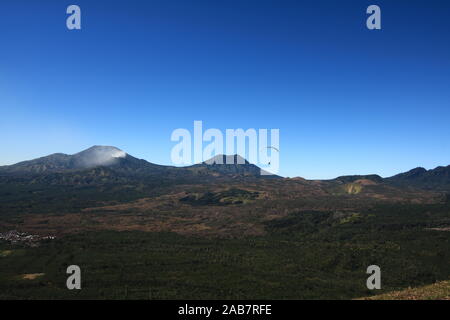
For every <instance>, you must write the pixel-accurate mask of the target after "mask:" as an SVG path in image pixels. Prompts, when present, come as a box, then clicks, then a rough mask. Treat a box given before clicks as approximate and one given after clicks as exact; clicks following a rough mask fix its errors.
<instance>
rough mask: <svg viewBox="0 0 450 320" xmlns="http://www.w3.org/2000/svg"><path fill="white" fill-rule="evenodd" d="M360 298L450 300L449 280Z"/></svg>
mask: <svg viewBox="0 0 450 320" xmlns="http://www.w3.org/2000/svg"><path fill="white" fill-rule="evenodd" d="M361 300H450V281H441V282H436V283H434V284H431V285H428V286H424V287H419V288H408V289H405V290H401V291H394V292H389V293H385V294H380V295H376V296H372V297H367V298H362V299H361Z"/></svg>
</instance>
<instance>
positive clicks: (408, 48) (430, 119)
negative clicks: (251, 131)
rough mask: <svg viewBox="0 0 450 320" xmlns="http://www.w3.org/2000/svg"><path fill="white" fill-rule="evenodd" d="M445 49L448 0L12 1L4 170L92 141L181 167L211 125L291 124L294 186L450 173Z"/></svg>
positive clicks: (2, 58)
mask: <svg viewBox="0 0 450 320" xmlns="http://www.w3.org/2000/svg"><path fill="white" fill-rule="evenodd" d="M70 4H77V5H79V6H80V7H81V10H82V30H80V31H69V30H67V28H66V23H65V20H66V17H67V15H66V13H65V11H66V8H67V6H68V5H70ZM371 4H377V5H379V6H380V7H381V10H382V28H383V29H382V30H380V31H369V30H368V29H367V28H366V26H365V21H366V17H367V15H366V13H365V11H366V8H367V7H368V6H369V5H371ZM449 38H450V2H449V1H445V0H442V1H439V0H432V1H430V0H421V1H418V0H389V1H380V0H371V1H365V0H357V1H348V0H343V1H336V0H330V1H325V0H310V1H298V0H296V1H283V0H277V1H266V0H242V1H237V0H228V1H224V0H201V1H200V0H179V1H172V0H161V1H153V0H152V1H133V0H127V1H125V0H123V1H113V0H109V1H99V0H95V1H94V0H88V1H84V0H73V1H64V0H55V1H52V0H45V1H44V0H42V1H37V0H29V1H23V0H4V1H1V3H0V112H1V117H0V137H1V139H0V149H1V156H0V164H12V163H15V162H18V161H22V160H26V159H31V158H35V157H39V156H44V155H47V154H50V153H55V152H64V153H69V154H71V153H75V152H78V151H80V150H82V149H85V148H87V147H89V146H91V145H95V144H101V145H114V146H117V147H119V148H121V149H123V150H124V151H126V152H128V153H129V154H131V155H134V156H136V157H139V158H144V159H146V160H148V161H151V162H154V163H158V164H170V162H171V161H170V151H171V148H172V147H173V146H174V144H175V143H174V142H171V141H170V135H171V133H172V131H173V130H174V129H176V128H187V129H190V130H192V127H193V121H194V120H202V121H203V123H204V126H205V127H206V128H219V129H222V130H225V129H226V128H243V129H247V128H279V129H280V161H281V165H280V168H281V171H280V174H281V175H284V176H303V177H306V178H333V177H335V176H339V175H344V174H369V173H376V174H380V175H382V176H389V175H393V174H395V173H398V172H401V171H406V170H409V169H411V168H413V167H416V166H424V167H425V168H434V167H436V166H438V165H448V164H450V125H449V123H450V121H449V120H450V39H449Z"/></svg>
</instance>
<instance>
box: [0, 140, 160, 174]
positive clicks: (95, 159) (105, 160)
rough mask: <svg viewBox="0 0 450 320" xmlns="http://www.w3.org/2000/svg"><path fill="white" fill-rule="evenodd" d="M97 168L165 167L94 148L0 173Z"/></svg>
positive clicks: (2, 169)
mask: <svg viewBox="0 0 450 320" xmlns="http://www.w3.org/2000/svg"><path fill="white" fill-rule="evenodd" d="M96 167H110V168H116V169H119V168H120V169H124V170H127V169H128V170H142V169H147V170H157V169H159V167H163V166H158V165H156V164H152V163H150V162H147V161H145V160H140V159H137V158H134V157H132V156H130V155H128V154H127V153H125V152H124V151H122V150H120V149H118V148H116V147H110V146H93V147H91V148H89V149H86V150H84V151H81V152H79V153H76V154H74V155H67V154H63V153H55V154H51V155H49V156H46V157H42V158H38V159H34V160H30V161H23V162H19V163H17V164H14V165H11V166H2V167H0V173H3V174H49V173H62V172H70V171H77V170H85V169H93V168H96Z"/></svg>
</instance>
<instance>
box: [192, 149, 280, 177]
mask: <svg viewBox="0 0 450 320" xmlns="http://www.w3.org/2000/svg"><path fill="white" fill-rule="evenodd" d="M190 169H191V170H195V171H198V172H202V171H203V172H208V173H212V174H215V175H241V176H252V177H256V176H261V168H259V167H258V166H256V165H254V164H251V163H250V162H248V161H247V160H246V159H244V158H243V157H241V156H239V155H236V154H235V155H223V154H221V155H217V156H215V157H213V158H211V159H209V160H207V161H205V162H202V163H200V164H196V165H193V166H191V167H190ZM272 177H273V176H272Z"/></svg>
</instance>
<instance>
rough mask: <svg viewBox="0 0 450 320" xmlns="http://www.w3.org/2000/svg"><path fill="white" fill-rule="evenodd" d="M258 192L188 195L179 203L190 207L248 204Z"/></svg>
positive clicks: (237, 191)
mask: <svg viewBox="0 0 450 320" xmlns="http://www.w3.org/2000/svg"><path fill="white" fill-rule="evenodd" d="M258 196H259V192H250V191H246V190H241V189H236V188H232V189H229V190H226V191H222V192H206V193H204V194H192V195H188V196H186V197H184V198H182V199H180V201H182V202H185V203H189V204H191V205H203V206H207V205H227V204H242V203H248V202H249V201H251V200H255V199H257V198H258Z"/></svg>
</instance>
